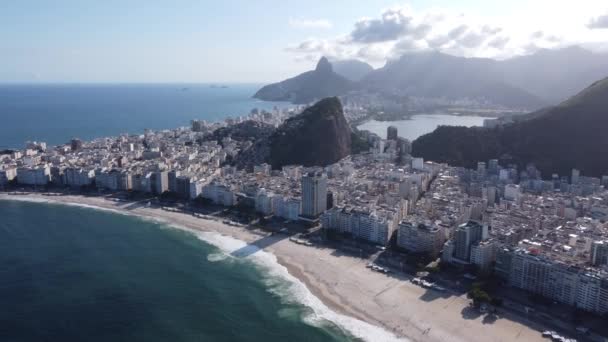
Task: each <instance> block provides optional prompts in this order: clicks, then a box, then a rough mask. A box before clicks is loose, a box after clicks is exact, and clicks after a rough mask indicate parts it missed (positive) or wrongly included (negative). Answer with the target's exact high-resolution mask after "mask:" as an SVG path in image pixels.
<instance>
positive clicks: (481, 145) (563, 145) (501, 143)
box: [412, 78, 608, 177]
mask: <svg viewBox="0 0 608 342" xmlns="http://www.w3.org/2000/svg"><path fill="white" fill-rule="evenodd" d="M606 127H608V78H605V79H603V80H600V81H597V82H595V83H593V84H592V85H591V86H589V87H588V88H586V89H585V90H583V91H582V92H580V93H579V94H578V95H576V96H574V97H572V98H570V99H569V100H567V101H565V102H563V103H561V104H560V105H558V106H555V107H552V108H548V109H545V110H542V111H539V112H536V113H533V115H532V116H531V118H529V119H527V120H520V121H517V122H515V123H512V124H506V125H504V126H500V127H496V128H481V127H476V128H466V127H449V126H442V127H439V128H437V129H436V130H435V131H434V132H432V133H429V134H426V135H423V136H421V137H420V138H418V139H416V140H415V141H414V142H413V144H412V147H413V154H414V155H415V156H420V157H424V158H425V159H428V160H434V161H438V162H448V163H450V164H452V165H460V166H466V167H474V166H475V164H476V163H477V162H478V161H484V160H488V159H492V158H496V157H499V158H500V159H501V160H502V162H503V163H516V164H518V165H519V166H520V167H521V166H525V165H526V164H528V163H533V164H534V165H535V166H536V167H537V168H539V169H540V170H541V171H542V172H543V175H544V177H549V176H550V175H551V174H552V173H559V174H560V175H567V174H569V173H570V171H571V169H572V168H577V169H580V170H582V172H583V174H585V175H589V176H601V175H607V174H608V159H607V158H605V157H604V156H605V154H606V151H607V150H608V134H606Z"/></svg>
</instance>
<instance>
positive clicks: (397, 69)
mask: <svg viewBox="0 0 608 342" xmlns="http://www.w3.org/2000/svg"><path fill="white" fill-rule="evenodd" d="M497 63H498V62H496V61H495V60H492V59H488V58H463V57H455V56H450V55H446V54H443V53H439V52H424V53H417V54H411V55H405V56H402V57H401V58H400V59H398V60H395V61H391V62H389V63H387V64H386V65H385V66H384V67H382V68H380V69H377V70H374V71H373V72H371V73H370V74H368V76H366V77H365V78H364V79H363V83H364V84H365V85H366V86H367V87H368V88H370V89H375V90H380V91H389V92H390V91H394V90H396V89H398V90H399V92H400V93H402V94H405V95H409V96H419V97H429V98H438V97H444V98H448V99H453V100H458V99H463V98H469V99H474V100H477V101H481V102H488V103H491V104H495V105H503V106H506V107H510V108H530V109H536V108H540V107H542V106H543V105H545V104H546V103H545V102H544V101H543V100H542V99H540V98H539V97H537V96H535V95H533V94H531V93H529V92H527V91H525V90H523V89H521V88H518V87H515V86H512V85H510V84H509V83H507V82H505V81H504V80H503V79H502V77H501V75H500V73H499V72H498V71H497V69H496V66H497Z"/></svg>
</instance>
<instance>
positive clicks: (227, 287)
mask: <svg viewBox="0 0 608 342" xmlns="http://www.w3.org/2000/svg"><path fill="white" fill-rule="evenodd" d="M0 218H1V220H0V303H2V310H0V341H350V340H354V338H353V337H351V336H349V334H348V333H346V332H345V331H343V330H342V329H340V328H338V327H337V326H336V325H334V324H333V323H331V322H328V321H324V320H319V319H313V317H314V315H313V312H312V310H311V309H310V308H308V307H306V306H304V305H302V304H299V303H298V302H297V301H296V300H293V298H291V296H292V294H291V293H290V291H289V288H290V284H288V283H287V281H286V280H284V279H279V278H277V277H275V276H272V275H270V274H269V272H268V270H267V269H265V268H264V266H260V265H257V264H255V263H253V262H252V261H250V260H248V259H239V258H234V257H229V256H227V255H226V254H225V253H223V252H222V251H221V250H220V249H218V248H216V247H214V246H212V245H210V244H207V243H205V242H203V241H201V240H200V239H198V238H197V237H196V236H195V235H193V234H191V233H188V232H184V231H181V230H177V229H171V228H169V227H167V226H165V225H163V224H159V223H154V222H150V221H145V220H143V219H140V218H136V217H131V216H124V215H119V214H115V213H110V212H103V211H97V210H94V209H88V208H80V207H69V206H63V205H56V204H45V203H29V202H18V201H0Z"/></svg>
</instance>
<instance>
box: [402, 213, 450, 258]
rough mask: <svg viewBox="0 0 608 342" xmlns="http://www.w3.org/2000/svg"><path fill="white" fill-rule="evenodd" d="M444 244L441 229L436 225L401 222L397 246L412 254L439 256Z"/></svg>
mask: <svg viewBox="0 0 608 342" xmlns="http://www.w3.org/2000/svg"><path fill="white" fill-rule="evenodd" d="M444 242H445V233H444V231H443V229H442V228H441V227H439V226H436V225H426V224H412V223H410V222H401V223H400V224H399V231H398V233H397V246H399V247H401V248H404V249H406V250H408V251H410V252H412V253H428V254H430V255H431V256H433V257H436V256H437V255H439V252H440V251H441V248H442V247H443V244H444Z"/></svg>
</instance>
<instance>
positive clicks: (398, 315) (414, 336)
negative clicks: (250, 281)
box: [0, 193, 543, 342]
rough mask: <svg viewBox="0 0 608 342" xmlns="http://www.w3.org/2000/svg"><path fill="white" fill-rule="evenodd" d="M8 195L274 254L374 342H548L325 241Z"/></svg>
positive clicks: (124, 206) (78, 200)
mask: <svg viewBox="0 0 608 342" xmlns="http://www.w3.org/2000/svg"><path fill="white" fill-rule="evenodd" d="M3 199H4V200H15V201H19V200H21V201H30V202H43V203H55V204H62V205H75V206H81V207H90V208H93V209H98V210H110V211H112V212H115V213H118V214H126V215H135V216H138V217H142V218H144V219H151V220H155V221H158V222H161V223H164V224H167V225H170V226H173V227H175V228H177V229H185V230H188V231H191V232H193V233H194V234H195V235H197V236H198V237H199V238H201V239H202V240H204V241H206V242H207V243H211V244H214V243H213V241H210V240H213V239H209V238H205V237H204V236H203V235H205V233H216V234H219V236H224V237H229V238H232V239H236V240H239V241H241V242H242V243H241V246H240V248H238V247H237V250H233V251H232V253H240V252H244V254H246V255H244V257H249V256H251V255H254V254H258V253H259V254H258V255H257V256H259V257H260V258H263V257H264V255H265V254H268V256H269V258H274V262H276V263H277V264H278V265H280V266H282V267H283V268H284V269H285V273H287V274H286V275H284V277H285V278H287V280H288V281H292V280H295V281H296V282H299V283H300V285H302V286H303V287H304V289H303V290H302V289H298V290H302V291H304V290H305V291H308V293H309V294H310V295H312V296H313V297H314V298H306V302H310V301H315V300H317V301H319V302H320V303H321V306H322V307H312V306H311V308H312V309H313V311H315V314H317V315H318V316H320V317H321V318H323V319H326V320H328V321H332V322H333V323H334V324H336V325H338V326H340V327H341V328H342V329H344V330H345V331H348V332H349V333H350V334H351V335H352V336H355V337H358V338H362V339H365V340H372V339H369V337H370V334H371V336H378V334H380V335H381V336H382V337H380V338H378V337H375V338H373V341H391V340H397V337H398V338H399V339H404V340H410V341H480V342H481V341H543V338H542V336H541V334H540V332H539V330H540V327H536V330H535V329H533V328H531V327H529V326H527V325H524V324H521V323H519V322H517V321H515V320H514V319H509V318H508V316H509V314H506V315H504V316H503V315H501V316H499V317H498V319H497V320H496V321H493V322H491V323H488V322H485V320H484V319H483V317H481V316H479V315H472V314H471V312H470V310H468V303H469V300H468V299H467V298H466V294H465V295H456V294H448V295H447V296H446V295H441V294H438V293H436V292H432V293H429V291H427V290H424V289H422V288H420V287H418V286H416V285H414V284H412V283H411V282H408V281H406V280H404V279H403V278H404V277H401V276H397V277H394V276H386V275H383V274H380V273H377V272H371V271H369V270H368V269H367V268H366V267H365V264H366V262H367V260H365V259H359V258H356V257H352V256H350V255H346V254H342V253H340V252H339V251H336V250H333V249H329V248H324V247H320V246H314V247H307V246H302V245H298V244H294V243H292V242H290V241H289V239H287V236H285V235H270V234H269V233H266V232H262V231H258V230H249V229H246V228H244V227H243V228H242V227H233V226H228V225H225V224H224V223H222V222H221V221H219V220H214V219H202V218H196V217H193V216H190V215H188V214H184V213H181V212H172V211H166V210H163V209H160V208H150V207H145V206H137V205H136V204H137V202H113V201H108V200H106V199H104V198H101V197H85V196H81V195H67V196H45V195H42V194H27V195H14V194H7V193H2V194H0V200H3ZM198 233H203V234H200V235H199V234H198ZM251 245H254V246H256V247H257V248H256V247H251ZM218 247H219V246H218ZM220 248H221V247H220ZM224 252H227V253H229V252H230V251H226V250H224ZM260 252H261V253H260ZM263 252H267V253H263ZM236 255H237V256H239V254H236ZM257 256H254V257H257ZM268 260H270V259H268ZM268 260H264V261H268ZM319 265H323V267H319ZM280 272H281V271H280V270H279V273H280ZM290 277H291V278H293V279H289V278H290ZM295 286H299V285H298V284H295ZM304 295H307V294H306V293H305V294H304ZM306 302H305V303H302V304H304V305H306V306H310V305H309V304H311V303H306ZM359 321H361V322H359ZM363 322H364V323H363ZM359 323H361V324H359ZM366 325H368V326H366ZM380 330H384V331H380ZM391 335H393V336H391Z"/></svg>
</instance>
